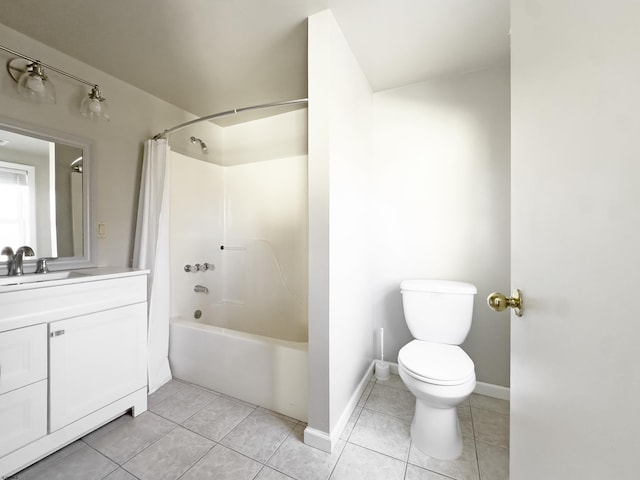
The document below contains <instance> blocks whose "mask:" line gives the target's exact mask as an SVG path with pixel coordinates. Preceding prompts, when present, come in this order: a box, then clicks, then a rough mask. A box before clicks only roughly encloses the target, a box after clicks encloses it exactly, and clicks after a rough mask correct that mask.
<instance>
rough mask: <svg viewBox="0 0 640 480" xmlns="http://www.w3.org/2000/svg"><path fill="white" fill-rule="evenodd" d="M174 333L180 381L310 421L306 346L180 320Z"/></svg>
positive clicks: (171, 352) (175, 367)
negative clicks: (308, 413)
mask: <svg viewBox="0 0 640 480" xmlns="http://www.w3.org/2000/svg"><path fill="white" fill-rule="evenodd" d="M258 320H259V319H258ZM170 331H171V335H170V348H169V355H170V361H171V368H172V370H173V373H174V375H175V377H176V378H178V379H180V380H184V381H187V382H190V383H194V384H196V385H200V386H203V387H205V388H209V389H211V390H215V391H217V392H220V393H224V394H225V395H230V396H233V397H235V398H238V399H240V400H243V401H245V402H249V403H252V404H254V405H259V406H261V407H264V408H268V409H270V410H274V411H276V412H278V413H281V414H283V415H287V416H289V417H293V418H296V419H298V420H302V421H306V419H307V388H308V386H307V369H308V365H307V358H308V353H307V343H306V342H291V341H287V340H280V339H276V338H269V337H265V336H260V335H253V334H250V333H244V332H239V331H235V330H229V329H226V328H220V327H215V326H212V325H206V324H204V323H197V322H195V321H187V320H182V319H179V318H173V319H172V320H171V325H170ZM347 419H348V416H347ZM345 423H346V422H345Z"/></svg>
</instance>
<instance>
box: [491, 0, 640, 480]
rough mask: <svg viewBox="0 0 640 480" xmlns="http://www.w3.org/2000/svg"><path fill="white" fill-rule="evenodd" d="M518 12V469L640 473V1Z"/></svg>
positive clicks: (520, 0)
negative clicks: (520, 313) (521, 299)
mask: <svg viewBox="0 0 640 480" xmlns="http://www.w3.org/2000/svg"><path fill="white" fill-rule="evenodd" d="M511 15H512V17H511V21H512V24H511V31H512V36H511V42H512V53H511V55H512V61H511V68H512V85H511V88H512V172H511V174H512V252H511V254H512V286H513V288H519V289H521V290H522V293H523V297H524V316H522V317H521V318H519V317H516V316H515V315H513V314H512V321H511V332H512V333H511V335H512V354H511V355H512V357H511V362H512V364H511V451H510V457H511V463H510V470H511V477H510V478H512V479H513V480H528V479H532V480H541V479H544V480H552V479H563V480H566V479H580V480H586V479H604V478H607V479H614V478H615V479H638V478H640V312H638V299H639V298H640V27H639V25H640V2H637V1H615V2H610V1H604V0H586V1H580V2H577V1H570V0H554V1H553V2H536V1H530V0H512V1H511ZM503 293H509V292H503Z"/></svg>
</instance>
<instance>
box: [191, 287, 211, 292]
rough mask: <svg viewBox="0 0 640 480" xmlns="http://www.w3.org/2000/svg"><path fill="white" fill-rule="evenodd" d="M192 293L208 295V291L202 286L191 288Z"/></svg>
mask: <svg viewBox="0 0 640 480" xmlns="http://www.w3.org/2000/svg"><path fill="white" fill-rule="evenodd" d="M193 291H194V292H196V293H209V289H208V288H207V287H205V286H204V285H196V286H195V287H193Z"/></svg>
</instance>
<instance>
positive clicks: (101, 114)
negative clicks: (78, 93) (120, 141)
mask: <svg viewBox="0 0 640 480" xmlns="http://www.w3.org/2000/svg"><path fill="white" fill-rule="evenodd" d="M80 113H81V114H82V116H83V117H86V118H88V119H90V120H95V121H104V122H108V121H109V120H111V118H110V117H109V105H108V104H107V101H106V99H105V98H104V97H103V96H102V95H100V90H99V89H98V86H97V85H96V86H94V87H93V89H92V90H91V93H89V95H87V96H86V97H84V98H83V99H82V103H80Z"/></svg>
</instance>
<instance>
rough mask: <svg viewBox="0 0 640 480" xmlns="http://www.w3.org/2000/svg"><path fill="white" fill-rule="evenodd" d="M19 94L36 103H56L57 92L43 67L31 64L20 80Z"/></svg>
mask: <svg viewBox="0 0 640 480" xmlns="http://www.w3.org/2000/svg"><path fill="white" fill-rule="evenodd" d="M18 94H19V95H20V96H21V97H23V98H27V99H29V100H31V101H34V102H43V103H56V91H55V88H53V84H52V83H51V82H50V81H49V79H48V78H47V76H46V75H45V74H44V71H43V70H42V67H41V66H40V65H39V64H37V63H31V64H29V65H28V66H27V69H26V71H25V72H24V73H23V74H22V75H20V78H19V79H18Z"/></svg>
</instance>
